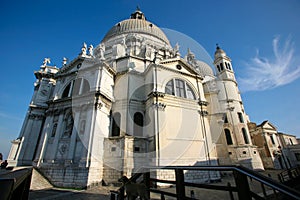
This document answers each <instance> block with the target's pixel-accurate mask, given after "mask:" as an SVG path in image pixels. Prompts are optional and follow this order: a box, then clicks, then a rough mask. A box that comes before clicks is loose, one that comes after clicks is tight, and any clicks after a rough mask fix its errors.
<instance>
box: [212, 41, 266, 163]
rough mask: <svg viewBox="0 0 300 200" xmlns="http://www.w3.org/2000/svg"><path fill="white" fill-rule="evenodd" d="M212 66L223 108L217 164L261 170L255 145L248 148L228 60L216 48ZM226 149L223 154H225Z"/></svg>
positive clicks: (245, 118) (240, 103) (244, 118)
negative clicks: (240, 165)
mask: <svg viewBox="0 0 300 200" xmlns="http://www.w3.org/2000/svg"><path fill="white" fill-rule="evenodd" d="M214 65H215V67H216V72H217V79H218V81H219V82H220V84H219V86H220V90H219V93H218V98H219V102H220V104H221V107H223V110H224V111H225V113H224V117H223V120H224V124H223V130H222V134H221V136H220V138H219V140H218V145H217V146H219V149H218V156H219V160H220V164H225V165H228V164H242V165H244V166H245V167H248V168H253V169H263V165H262V161H261V158H260V156H259V154H258V150H257V148H256V146H253V145H252V142H251V137H250V133H249V129H248V126H247V123H248V121H249V120H248V116H247V114H246V112H245V109H244V105H243V101H242V98H241V95H240V91H239V88H238V84H237V81H236V79H235V75H234V71H233V67H232V64H231V59H230V58H229V57H228V56H227V55H226V53H225V51H224V50H223V49H221V48H220V47H219V46H218V45H217V48H216V52H215V60H214ZM226 150H227V151H226Z"/></svg>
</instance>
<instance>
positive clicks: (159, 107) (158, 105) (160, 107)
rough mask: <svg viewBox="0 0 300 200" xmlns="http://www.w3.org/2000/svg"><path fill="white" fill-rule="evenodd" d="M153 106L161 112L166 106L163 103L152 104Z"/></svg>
mask: <svg viewBox="0 0 300 200" xmlns="http://www.w3.org/2000/svg"><path fill="white" fill-rule="evenodd" d="M153 105H154V106H155V107H156V108H158V109H159V110H161V111H165V108H166V106H167V105H166V104H164V103H153Z"/></svg>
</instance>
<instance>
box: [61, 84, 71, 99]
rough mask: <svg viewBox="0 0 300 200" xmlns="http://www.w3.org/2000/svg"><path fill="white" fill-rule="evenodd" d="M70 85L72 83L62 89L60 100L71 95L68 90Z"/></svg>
mask: <svg viewBox="0 0 300 200" xmlns="http://www.w3.org/2000/svg"><path fill="white" fill-rule="evenodd" d="M71 85H72V82H70V83H69V84H68V85H67V87H66V88H65V89H64V91H63V93H62V95H61V98H66V97H70V96H71V93H70V89H71Z"/></svg>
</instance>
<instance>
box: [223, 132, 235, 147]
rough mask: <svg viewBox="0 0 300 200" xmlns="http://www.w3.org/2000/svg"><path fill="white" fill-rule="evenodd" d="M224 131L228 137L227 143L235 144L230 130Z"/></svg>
mask: <svg viewBox="0 0 300 200" xmlns="http://www.w3.org/2000/svg"><path fill="white" fill-rule="evenodd" d="M224 131H225V136H226V142H227V144H228V145H231V144H233V142H232V138H231V133H230V130H228V129H224Z"/></svg>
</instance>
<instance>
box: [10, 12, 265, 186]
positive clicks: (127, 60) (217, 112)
mask: <svg viewBox="0 0 300 200" xmlns="http://www.w3.org/2000/svg"><path fill="white" fill-rule="evenodd" d="M94 46H95V47H94ZM94 46H93V45H87V44H85V43H84V44H83V46H82V48H81V50H80V53H79V55H78V56H77V57H76V58H75V59H74V60H71V61H68V60H67V59H66V58H64V60H63V63H62V66H61V67H59V68H57V67H56V66H51V62H50V59H49V58H46V59H45V60H44V62H43V64H42V66H41V67H40V69H39V70H38V71H35V72H34V74H35V77H36V81H35V83H34V93H33V96H32V99H31V102H30V104H29V108H28V111H27V114H26V117H25V119H24V123H23V126H22V129H21V131H20V135H19V137H18V138H17V139H15V140H13V141H12V147H11V151H10V154H9V159H8V162H9V163H10V165H13V166H24V165H32V166H34V167H35V168H36V169H37V170H38V171H39V172H40V173H42V174H43V175H44V176H46V177H47V178H48V180H49V181H50V182H51V183H52V184H53V185H55V186H59V187H77V188H81V187H86V186H89V185H93V184H98V183H100V182H102V181H105V182H107V183H110V182H115V181H116V180H118V178H119V177H120V176H122V175H127V176H131V174H132V173H134V172H136V171H138V170H139V169H140V168H141V167H143V166H162V167H163V166H169V165H193V166H194V165H230V164H241V165H243V166H246V167H248V168H251V169H255V170H262V169H264V167H263V162H262V159H261V157H260V155H259V153H258V149H257V146H255V145H253V144H252V141H251V137H250V132H249V128H248V126H247V123H248V122H249V120H248V116H247V114H246V112H245V109H244V105H243V101H242V99H241V95H240V91H239V88H238V83H237V81H236V79H235V74H234V66H232V64H231V59H230V57H229V56H228V55H227V54H226V52H225V51H224V50H222V49H221V48H220V47H219V46H217V47H216V51H215V53H214V62H213V65H214V69H212V68H211V67H210V64H211V63H206V62H205V61H203V60H197V59H196V56H195V54H194V53H193V52H192V51H191V50H188V52H187V55H184V56H182V55H181V54H180V52H179V46H178V45H175V46H174V47H172V46H171V44H170V41H169V40H168V38H167V36H166V35H165V33H164V32H163V31H162V30H161V29H160V28H159V27H157V26H156V25H155V24H153V23H152V22H150V21H148V20H146V18H145V15H144V13H143V12H142V11H140V10H139V9H137V10H136V11H135V12H133V13H132V14H131V15H130V18H129V19H126V20H123V21H120V22H118V23H116V24H115V25H114V26H113V27H112V28H111V29H110V30H109V31H108V32H107V33H106V35H105V36H104V38H103V39H102V41H101V42H100V44H98V45H94ZM156 176H158V177H159V176H166V174H160V173H159V172H158V173H157V174H156ZM170 176H171V175H170ZM199 176H201V175H195V176H193V177H191V178H194V179H201V177H199ZM202 178H203V177H202Z"/></svg>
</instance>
